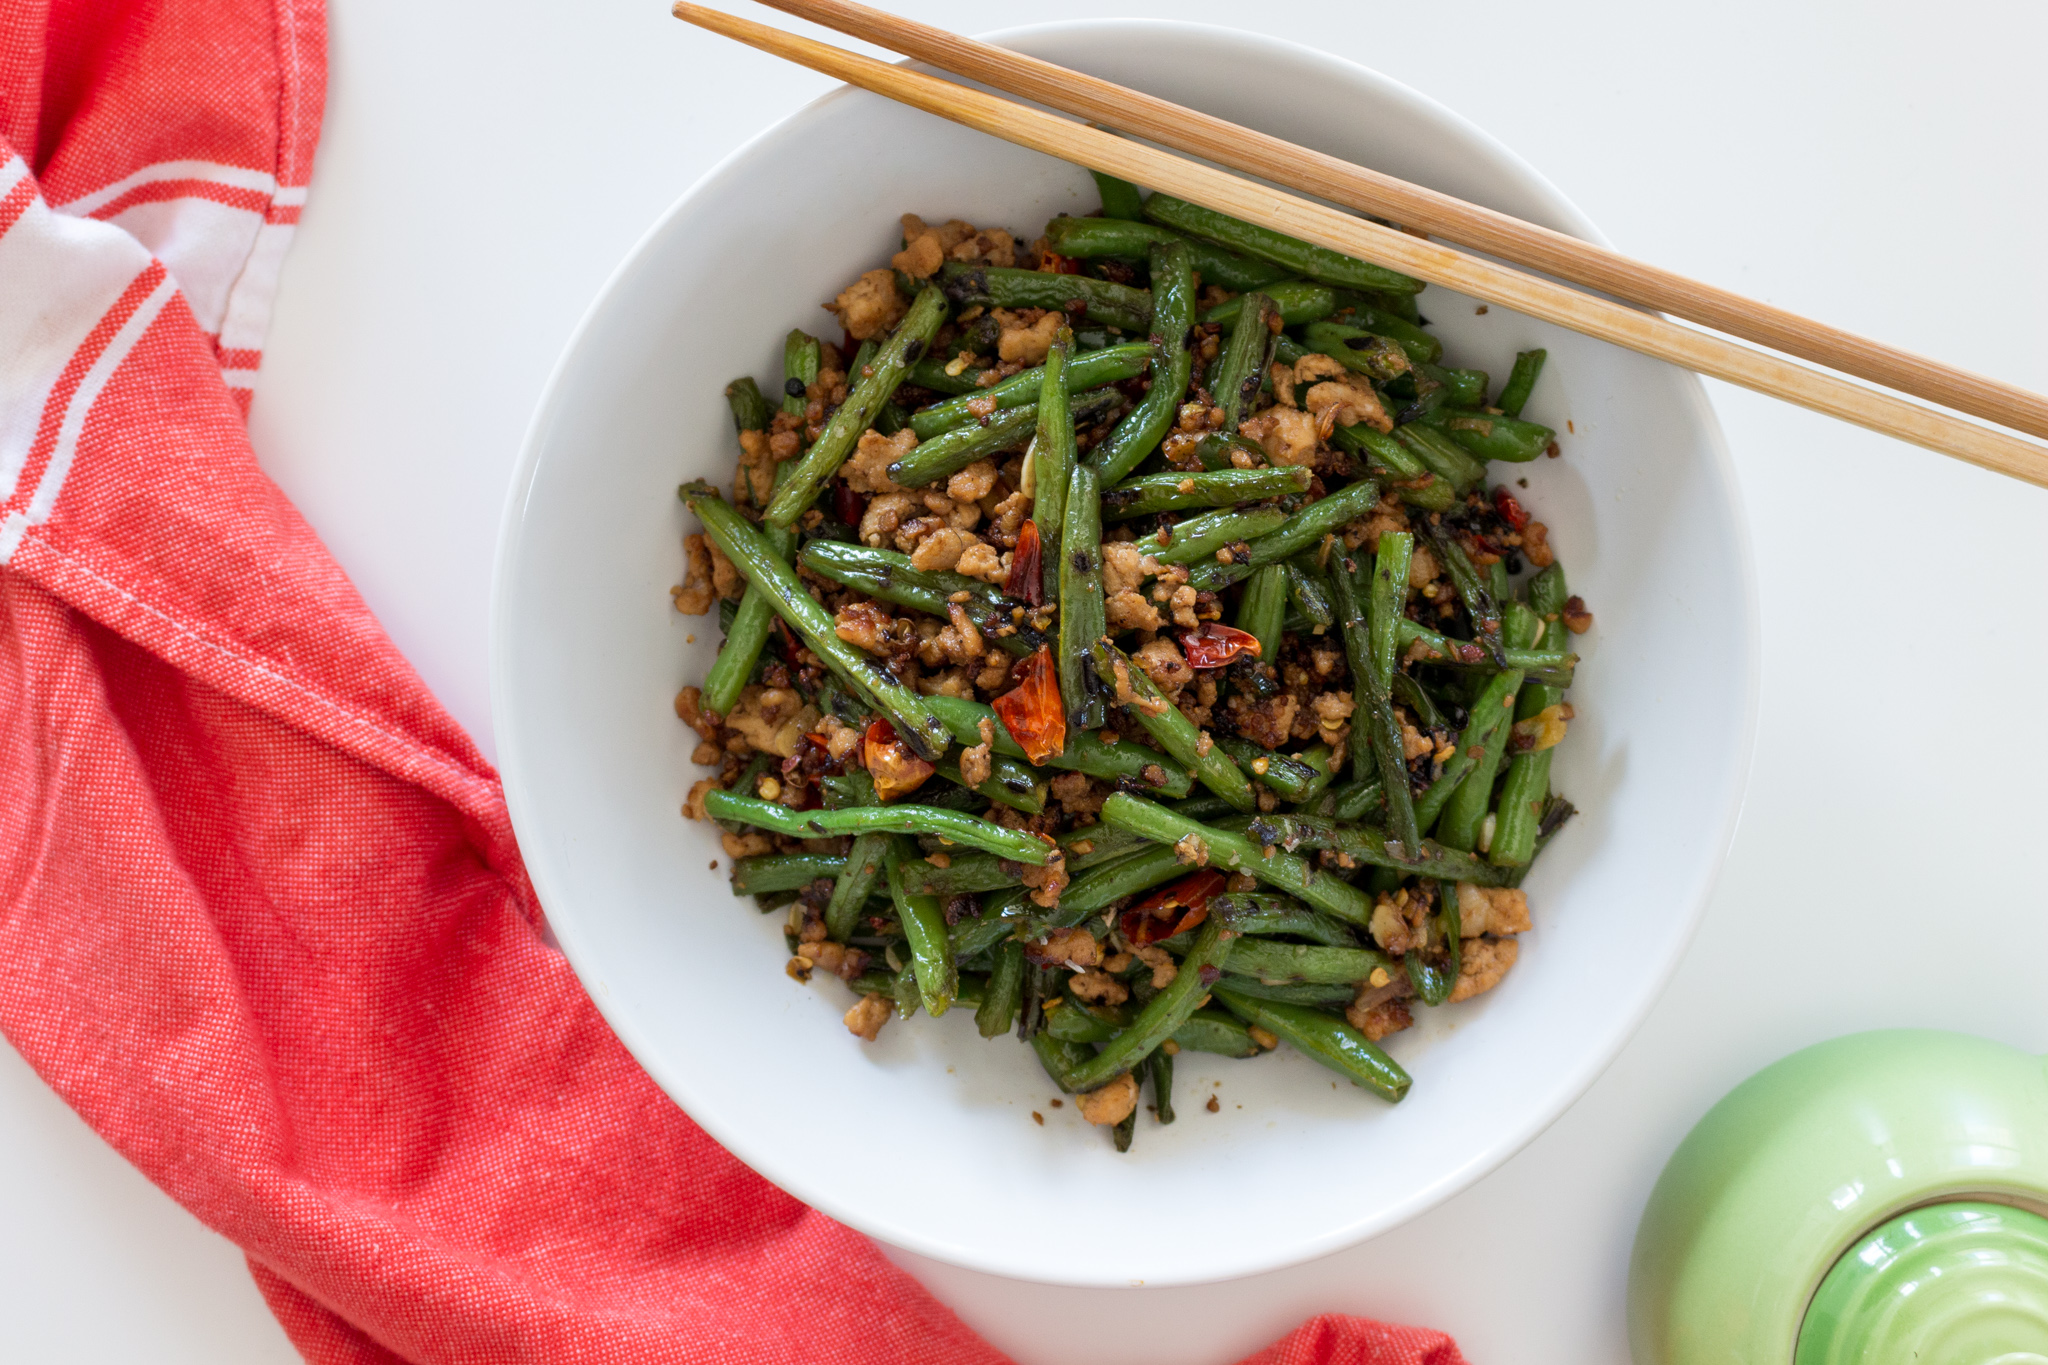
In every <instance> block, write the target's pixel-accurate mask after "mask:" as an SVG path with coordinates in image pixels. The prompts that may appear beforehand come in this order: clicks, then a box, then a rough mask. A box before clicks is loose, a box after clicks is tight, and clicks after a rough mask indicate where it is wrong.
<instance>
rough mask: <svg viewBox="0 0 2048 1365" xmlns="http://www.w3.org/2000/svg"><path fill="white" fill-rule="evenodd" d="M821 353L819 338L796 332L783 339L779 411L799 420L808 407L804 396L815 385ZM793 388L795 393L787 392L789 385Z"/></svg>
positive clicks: (797, 330) (799, 329) (799, 330)
mask: <svg viewBox="0 0 2048 1365" xmlns="http://www.w3.org/2000/svg"><path fill="white" fill-rule="evenodd" d="M822 354H823V352H822V350H821V348H820V347H819V345H818V339H817V338H816V337H814V336H810V335H808V334H807V333H805V332H804V331H803V330H802V329H801V328H798V329H795V330H793V331H791V332H790V334H789V335H788V336H786V337H784V338H783V339H782V410H783V412H785V413H787V414H788V415H789V416H791V417H801V416H803V415H804V409H805V408H806V407H808V406H809V400H808V397H807V394H808V391H809V389H810V387H811V385H813V384H815V383H817V382H818V368H819V365H818V362H819V360H820V358H821V356H822ZM792 383H794V384H795V385H796V392H794V393H792V392H790V387H789V386H790V385H791V384H792Z"/></svg>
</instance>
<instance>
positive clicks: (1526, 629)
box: [1487, 582, 1563, 868]
mask: <svg viewBox="0 0 2048 1365" xmlns="http://www.w3.org/2000/svg"><path fill="white" fill-rule="evenodd" d="M1556 586H1557V587H1562V586H1563V584H1562V583H1561V582H1559V583H1557V584H1556ZM1547 590H1548V585H1546V591H1547ZM1513 611H1514V613H1515V614H1514V617H1513V628H1514V631H1515V634H1516V636H1517V638H1519V639H1533V638H1535V635H1536V631H1537V630H1538V629H1541V630H1543V631H1544V633H1545V634H1546V635H1547V634H1548V633H1549V631H1550V630H1551V629H1552V627H1550V626H1547V625H1545V624H1544V623H1543V621H1542V618H1541V617H1539V616H1537V614H1536V612H1535V609H1534V608H1532V607H1525V606H1523V605H1522V604H1520V603H1515V604H1514V606H1513ZM1561 697H1562V693H1561V692H1560V690H1559V689H1557V688H1555V687H1546V686H1543V685H1542V684H1537V685H1535V686H1532V687H1525V688H1523V689H1522V693H1521V696H1520V698H1519V699H1518V700H1517V702H1516V704H1515V718H1516V719H1517V720H1528V719H1530V718H1531V717H1534V716H1536V715H1538V714H1540V713H1541V712H1542V711H1543V710H1544V709H1545V708H1546V707H1550V706H1555V705H1556V704H1557V703H1558V701H1559V700H1561ZM1553 752H1554V751H1553V750H1550V749H1544V750H1541V751H1538V752H1536V753H1526V754H1516V755H1515V756H1514V757H1513V758H1512V759H1511V760H1510V761H1509V763H1508V775H1507V780H1506V781H1505V782H1503V783H1501V789H1500V806H1499V808H1498V809H1497V810H1496V812H1495V814H1494V828H1493V840H1492V843H1491V845H1490V846H1489V848H1488V849H1487V858H1488V860H1489V861H1491V862H1492V863H1493V865H1494V866H1496V867H1510V868H1511V867H1520V866H1523V865H1524V864H1526V863H1528V862H1529V861H1530V860H1531V859H1532V858H1534V857H1535V855H1536V829H1537V825H1538V824H1539V823H1540V821H1541V819H1542V816H1543V806H1544V802H1545V801H1546V800H1547V799H1548V798H1549V796H1550V756H1551V754H1552V753H1553Z"/></svg>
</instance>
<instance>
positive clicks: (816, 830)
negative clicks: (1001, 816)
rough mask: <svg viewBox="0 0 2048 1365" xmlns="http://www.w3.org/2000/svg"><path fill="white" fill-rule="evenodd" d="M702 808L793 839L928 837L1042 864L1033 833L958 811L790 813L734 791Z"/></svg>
mask: <svg viewBox="0 0 2048 1365" xmlns="http://www.w3.org/2000/svg"><path fill="white" fill-rule="evenodd" d="M704 809H705V811H706V812H708V813H709V814H711V815H713V816H716V817H717V818H719V819H721V820H738V821H740V822H742V823H744V824H749V825H758V826H760V827H761V828H762V829H772V830H774V831H775V832H776V833H777V834H787V835H789V836H790V837H791V838H793V839H823V838H828V837H830V836H832V835H834V834H868V833H877V832H880V833H888V834H932V835H937V836H938V837H939V838H941V839H944V840H947V841H949V842H951V843H956V844H965V845H967V846H968V847H969V848H979V849H986V850H987V851H988V852H990V853H1000V854H1002V855H1003V856H1004V857H1005V858H1011V859H1014V860H1016V861H1017V862H1020V863H1031V864H1033V865H1034V866H1036V865H1039V864H1042V863H1044V862H1045V857H1046V848H1047V845H1046V843H1045V842H1044V841H1043V840H1041V839H1040V838H1039V837H1038V836H1037V835H1035V834H1027V833H1025V832H1023V831H1022V830H1014V829H1004V828H1002V827H1001V826H1000V825H992V824H989V823H988V822H987V821H983V820H974V819H970V818H969V817H967V816H965V815H962V814H961V813H960V812H958V811H951V810H944V809H941V808H939V807H937V806H928V805H885V806H872V807H850V808H848V809H846V810H812V811H800V810H791V809H790V808H789V807H788V806H785V805H782V804H780V803H778V802H775V801H764V800H762V799H761V798H760V797H758V796H742V795H740V794H739V793H738V792H729V791H719V790H716V789H714V790H712V791H709V792H706V793H705V794H704Z"/></svg>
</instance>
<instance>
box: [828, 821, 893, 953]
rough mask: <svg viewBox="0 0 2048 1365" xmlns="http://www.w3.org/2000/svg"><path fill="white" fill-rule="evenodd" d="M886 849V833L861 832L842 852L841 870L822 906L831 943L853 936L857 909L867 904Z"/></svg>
mask: <svg viewBox="0 0 2048 1365" xmlns="http://www.w3.org/2000/svg"><path fill="white" fill-rule="evenodd" d="M888 852H889V836H888V835H887V834H862V835H860V836H858V837H856V838H855V839H854V841H853V847H851V848H849V849H848V850H847V851H846V866H845V869H844V870H843V871H841V872H840V874H839V881H838V882H837V883H836V884H835V885H834V886H833V888H832V899H831V900H830V901H828V902H827V903H826V905H825V932H826V934H828V935H829V936H830V937H831V939H832V941H833V942H834V943H844V942H846V940H847V939H849V938H851V937H853V931H854V927H855V926H856V925H858V924H859V923H860V912H861V909H862V907H863V906H865V905H866V904H867V903H868V893H869V892H871V891H873V890H874V886H875V879H876V878H877V877H879V876H881V874H882V860H883V859H884V857H886V856H887V854H888Z"/></svg>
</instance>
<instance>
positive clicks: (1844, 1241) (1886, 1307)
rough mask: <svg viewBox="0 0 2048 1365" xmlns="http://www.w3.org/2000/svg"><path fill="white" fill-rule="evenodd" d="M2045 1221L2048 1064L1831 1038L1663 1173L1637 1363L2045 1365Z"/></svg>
mask: <svg viewBox="0 0 2048 1365" xmlns="http://www.w3.org/2000/svg"><path fill="white" fill-rule="evenodd" d="M1980 1200H1981V1201H1984V1202H1982V1203H1979V1202H1975V1201H1980ZM2008 1202H2009V1203H2010V1204H2011V1205H2017V1206H2019V1208H2023V1209H2029V1210H2033V1211H2035V1212H2034V1213H2030V1214H2026V1215H2022V1214H2021V1213H2019V1212H2018V1211H2017V1210H2016V1209H2015V1208H2012V1207H2006V1206H2005V1205H2006V1204H2007V1203H2008ZM1937 1208H1939V1209H1942V1210H1949V1211H1956V1212H1957V1213H1958V1214H1959V1215H1960V1213H1963V1212H1967V1213H1968V1214H1969V1215H1970V1216H1969V1217H1960V1216H1958V1217H1949V1216H1947V1215H1946V1214H1943V1213H1937V1212H1934V1211H1933V1210H1935V1209H1937ZM2038 1214H2048V1066H2044V1064H2043V1059H2042V1058H2040V1057H2037V1056H2029V1055H2028V1054H2027V1053H2025V1052H2022V1051H2020V1050H2019V1049H2017V1048H2012V1047H2006V1046H2003V1045H2001V1044H1998V1043H1994V1042H1991V1041H1989V1040H1987V1039H1983V1038H1971V1037H1968V1036H1966V1035H1963V1034H1957V1033H1936V1032H1930V1031H1923V1030H1904V1029H1901V1030H1893V1031H1887V1032H1881V1033H1862V1034H1855V1035H1852V1036H1850V1037H1846V1038H1837V1039H1835V1040H1833V1041H1832V1042H1827V1043H1821V1044H1818V1045H1816V1046H1814V1047H1810V1048H1807V1049H1805V1050H1804V1051H1801V1052H1797V1053H1794V1054H1793V1055H1792V1056H1790V1057H1787V1058H1785V1059H1784V1060H1782V1061H1780V1062H1778V1063H1777V1064H1775V1065H1773V1066H1770V1067H1767V1068H1765V1069H1764V1070H1763V1071H1761V1072H1759V1073H1757V1074H1756V1075H1755V1076H1752V1077H1751V1078H1750V1079H1749V1080H1747V1081H1745V1082H1743V1083H1742V1084H1741V1085H1739V1086H1737V1087H1736V1088H1735V1089H1734V1090H1733V1091H1731V1092H1730V1093H1729V1094H1728V1096H1727V1097H1726V1098H1724V1099H1723V1100H1722V1101H1721V1102H1720V1103H1719V1104H1717V1105H1715V1106H1714V1108H1713V1110H1712V1111H1711V1112H1709V1113H1708V1114H1707V1115H1706V1117H1704V1118H1702V1119H1701V1120H1700V1122H1699V1124H1698V1126H1697V1127H1695V1128H1694V1129H1693V1131H1692V1133H1691V1134H1690V1135H1689V1136H1688V1137H1687V1138H1686V1140H1685V1141H1684V1142H1683V1143H1681V1144H1680V1145H1679V1149H1678V1151H1677V1152H1676V1153H1675V1154H1674V1155H1673V1156H1672V1158H1671V1162H1670V1164H1669V1165H1667V1166H1666V1167H1665V1168H1664V1174H1663V1176H1662V1178H1661V1179H1659V1180H1658V1182H1657V1188H1656V1189H1655V1191H1654V1192H1653V1193H1652V1194H1651V1196H1650V1202H1649V1206H1648V1208H1646V1209H1645V1210H1644V1212H1643V1221H1642V1224H1641V1226H1640V1227H1639V1228H1638V1230H1637V1234H1636V1245H1635V1254H1634V1257H1633V1259H1632V1262H1631V1265H1630V1271H1629V1338H1630V1345H1631V1347H1632V1349H1633V1354H1634V1356H1635V1359H1636V1362H1637V1365H1791V1362H1793V1361H1794V1359H1795V1352H1796V1358H1797V1361H1798V1365H1815V1362H1826V1365H1850V1362H1855V1363H1856V1365H1877V1362H1880V1361H1881V1362H1884V1365H1894V1362H1896V1363H1897V1365H1992V1363H1993V1362H1998V1365H2048V1347H2044V1346H2043V1345H2042V1344H2041V1343H2042V1342H2043V1341H2044V1340H2048V1336H2044V1335H2043V1334H2042V1333H2041V1331H2040V1327H2039V1324H2040V1323H2042V1322H2048V1315H2044V1314H2043V1313H2042V1311H2041V1309H2040V1307H2039V1305H2041V1304H2043V1303H2048V1255H2044V1254H2043V1250H2042V1249H2043V1248H2044V1247H2048V1235H2044V1229H2048V1223H2044V1221H2043V1219H2042V1218H2041V1217H2039V1216H2037V1215H2038ZM1985 1220H1989V1221H1985ZM1909 1223H1910V1224H1911V1225H1912V1229H1913V1230H1912V1232H1910V1233H1909V1232H1907V1231H1906V1230H1905V1225H1906V1224H1909ZM1873 1229H1875V1231H1874V1232H1873ZM1865 1255H1868V1256H1869V1258H1870V1260H1869V1261H1865V1260H1863V1259H1862V1258H1863V1257H1864V1256H1865ZM1824 1282H1825V1283H1824ZM1909 1286H1910V1288H1909ZM2022 1288H2024V1290H2025V1296H2024V1297H2013V1296H2018V1295H2020V1293H2021V1290H2022ZM1923 1295H1924V1296H1925V1297H1923ZM1823 1299H1825V1303H1824V1302H1823ZM1914 1300H1918V1301H1919V1302H1918V1303H1914V1302H1913V1301H1914ZM1810 1304H1811V1305H1814V1306H1815V1308H1816V1315H1814V1316H1813V1317H1812V1321H1813V1327H1812V1329H1811V1333H1810V1334H1809V1332H1808V1330H1807V1325H1806V1324H1807V1321H1808V1318H1809V1312H1808V1309H1809V1305H1810ZM1902 1304H1904V1305H1906V1306H1903V1307H1902V1306H1901V1305H1902ZM1828 1305H1833V1307H1832V1308H1830V1307H1829V1306H1828ZM1921 1305H1926V1306H1925V1307H1922V1306H1921ZM1827 1313H1832V1315H1833V1316H1832V1317H1829V1318H1828V1319H1827V1320H1826V1322H1825V1323H1823V1320H1822V1317H1821V1316H1819V1315H1820V1314H1827ZM2029 1320H2031V1322H2032V1323H2033V1324H2034V1325H2033V1327H2031V1328H2026V1327H2022V1326H2019V1325H2017V1324H2022V1323H2025V1322H2027V1321H2029ZM2008 1322H2009V1323H2011V1324H2014V1325H2012V1326H2011V1328H2010V1331H2011V1332H2012V1333H2018V1334H2019V1335H2011V1336H2009V1337H2006V1336H1996V1337H1992V1336H1987V1337H1984V1338H1982V1339H1980V1338H1978V1337H1975V1336H1971V1335H1969V1334H1970V1333H1971V1332H1974V1331H1976V1330H1977V1329H1978V1327H1979V1326H1981V1327H1982V1329H1983V1331H1984V1332H1986V1333H1994V1334H1995V1333H2003V1332H2006V1331H2007V1330H2008V1329H2007V1327H2005V1326H2001V1325H2000V1324H2004V1323H2008ZM2028 1330H2031V1331H2033V1332H2034V1335H2032V1336H2027V1335H2024V1333H2025V1332H2026V1331H2028ZM1916 1333H1918V1334H1931V1335H1917V1336H1916V1335H1915V1334H1916ZM1922 1341H1924V1342H1926V1343H1928V1347H1927V1349H1928V1350H1931V1351H1932V1352H1933V1353H1932V1354H1927V1353H1922V1354H1918V1355H1916V1354H1915V1353H1914V1351H1913V1350H1912V1349H1911V1343H1916V1342H1922ZM1901 1342H1904V1343H1908V1345H1905V1346H1902V1345H1900V1344H1899V1343H1901ZM2029 1343H2031V1344H2029ZM1994 1346H1996V1347H1997V1349H1993V1347H1994ZM1980 1348H1981V1349H1980ZM1809 1351H1811V1352H1814V1353H1817V1354H1809ZM2001 1351H2002V1352H2004V1354H2001ZM2013 1352H2021V1353H2020V1354H2013ZM2027 1352H2031V1354H2027Z"/></svg>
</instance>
